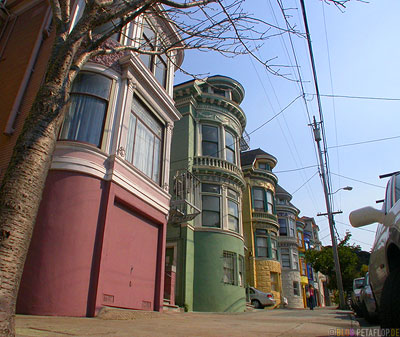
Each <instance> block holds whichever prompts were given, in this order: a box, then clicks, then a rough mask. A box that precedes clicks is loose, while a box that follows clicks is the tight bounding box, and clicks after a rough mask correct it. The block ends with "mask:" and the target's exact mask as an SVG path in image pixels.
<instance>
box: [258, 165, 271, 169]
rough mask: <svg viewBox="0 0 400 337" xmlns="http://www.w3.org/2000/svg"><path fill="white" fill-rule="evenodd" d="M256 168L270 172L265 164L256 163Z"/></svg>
mask: <svg viewBox="0 0 400 337" xmlns="http://www.w3.org/2000/svg"><path fill="white" fill-rule="evenodd" d="M258 168H259V169H260V170H267V171H271V166H269V165H268V164H267V163H258Z"/></svg>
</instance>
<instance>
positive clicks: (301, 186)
mask: <svg viewBox="0 0 400 337" xmlns="http://www.w3.org/2000/svg"><path fill="white" fill-rule="evenodd" d="M317 173H318V171H317V172H315V173H314V174H313V175H312V176H311V178H309V179H308V180H307V181H306V182H305V183H304V184H303V185H301V186H300V187H299V188H298V189H297V190H296V191H294V192H293V193H290V194H291V195H292V196H293V194H295V193H296V192H297V191H298V190H300V189H301V188H302V187H303V186H304V185H305V184H307V183H308V182H309V181H310V180H311V179H312V178H314V176H315V175H316V174H317Z"/></svg>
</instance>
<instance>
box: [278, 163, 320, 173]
mask: <svg viewBox="0 0 400 337" xmlns="http://www.w3.org/2000/svg"><path fill="white" fill-rule="evenodd" d="M311 167H318V165H310V166H304V167H299V168H296V169H291V170H284V171H274V173H286V172H294V171H300V170H305V169H308V168H311Z"/></svg>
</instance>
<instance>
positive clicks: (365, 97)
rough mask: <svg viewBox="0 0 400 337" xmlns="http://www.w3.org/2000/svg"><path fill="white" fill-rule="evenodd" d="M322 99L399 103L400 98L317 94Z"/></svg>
mask: <svg viewBox="0 0 400 337" xmlns="http://www.w3.org/2000/svg"><path fill="white" fill-rule="evenodd" d="M306 95H310V96H317V95H316V94H311V93H306ZM319 95H320V96H322V97H330V98H348V99H366V100H375V101H400V98H394V97H373V96H351V95H329V94H325V95H324V94H319Z"/></svg>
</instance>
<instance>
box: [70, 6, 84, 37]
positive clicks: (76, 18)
mask: <svg viewBox="0 0 400 337" xmlns="http://www.w3.org/2000/svg"><path fill="white" fill-rule="evenodd" d="M85 5H86V3H85V1H84V0H78V1H76V2H75V8H74V14H73V15H72V20H71V26H70V28H69V31H70V32H71V31H72V29H73V28H74V27H75V25H76V24H77V23H78V21H79V20H80V18H81V17H82V14H83V10H84V9H85Z"/></svg>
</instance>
